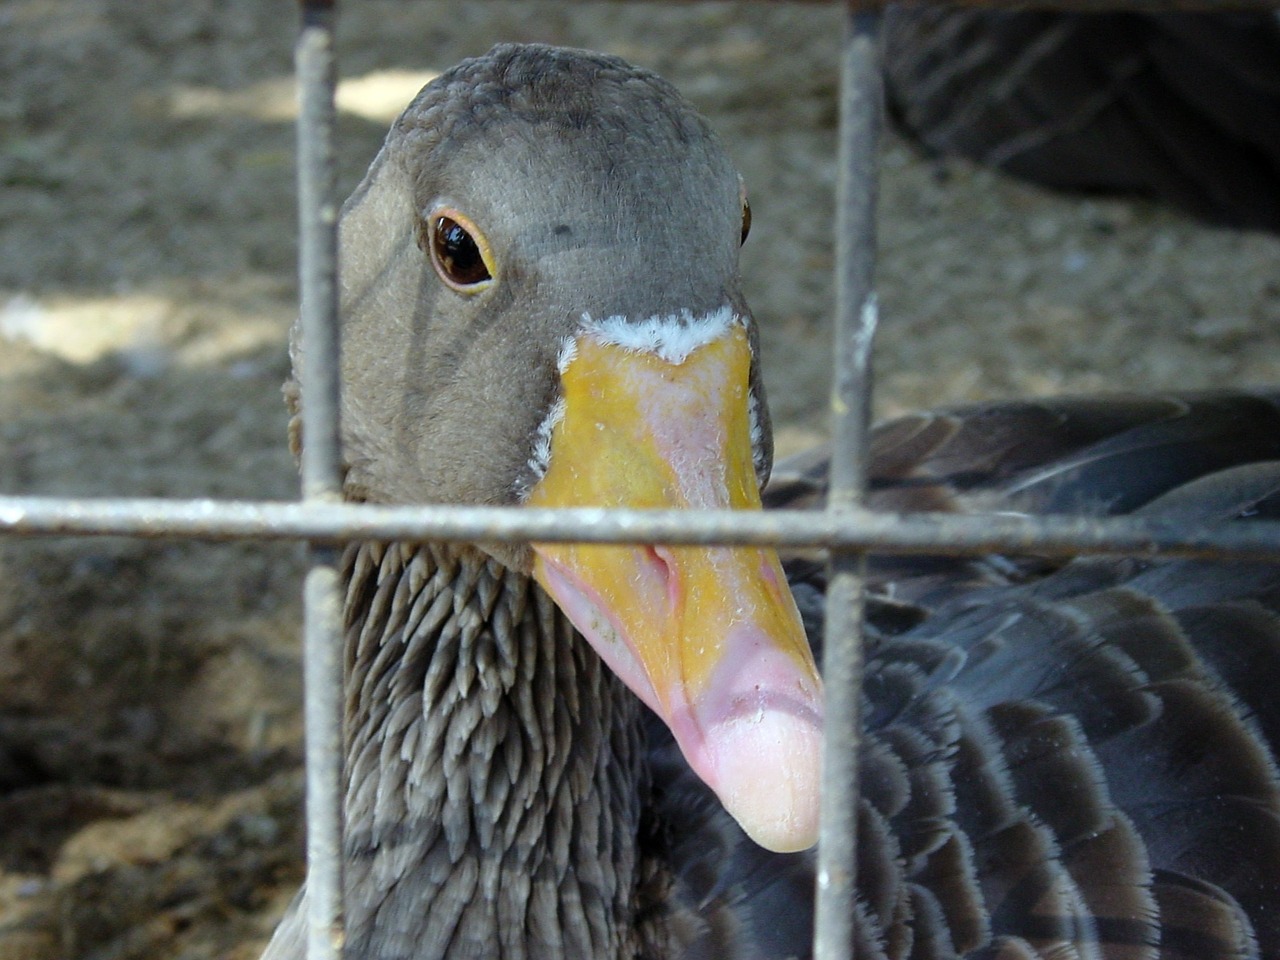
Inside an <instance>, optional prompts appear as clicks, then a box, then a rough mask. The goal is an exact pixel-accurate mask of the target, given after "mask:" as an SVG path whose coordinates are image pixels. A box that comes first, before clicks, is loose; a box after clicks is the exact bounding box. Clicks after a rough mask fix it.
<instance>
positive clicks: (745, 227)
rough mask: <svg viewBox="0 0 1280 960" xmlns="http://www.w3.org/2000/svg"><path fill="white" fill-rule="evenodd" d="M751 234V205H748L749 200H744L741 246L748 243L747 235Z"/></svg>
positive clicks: (744, 198)
mask: <svg viewBox="0 0 1280 960" xmlns="http://www.w3.org/2000/svg"><path fill="white" fill-rule="evenodd" d="M750 232H751V204H749V203H747V198H746V197H743V198H742V239H741V240H739V241H738V243H739V244H743V243H746V242H747V234H749V233H750Z"/></svg>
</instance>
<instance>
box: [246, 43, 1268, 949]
mask: <svg viewBox="0 0 1280 960" xmlns="http://www.w3.org/2000/svg"><path fill="white" fill-rule="evenodd" d="M748 211H749V207H748V205H747V202H746V196H745V192H744V189H743V187H742V183H741V180H740V178H739V175H738V173H737V172H736V170H735V169H734V167H733V166H732V164H731V162H730V160H729V159H728V156H727V154H726V152H725V150H724V148H723V147H722V146H721V145H720V143H719V141H718V140H717V139H716V136H715V134H714V133H713V132H712V130H711V129H710V127H709V126H708V124H707V123H706V121H705V120H704V119H703V118H701V117H700V116H699V115H698V113H697V112H696V111H695V110H694V109H693V108H692V107H691V106H690V105H689V104H688V103H687V102H686V101H685V100H684V99H683V98H682V97H681V96H680V95H679V94H678V93H677V91H676V90H675V89H674V88H673V87H672V86H670V85H669V84H667V83H666V82H665V81H663V80H661V79H660V78H658V77H657V76H655V75H654V74H652V73H650V72H648V71H646V70H644V69H640V68H637V67H634V66H631V65H629V64H627V63H626V62H624V61H622V60H619V59H617V58H614V57H612V56H605V55H601V54H596V53H589V52H585V51H577V50H567V49H560V48H554V47H548V46H541V45H501V46H498V47H495V48H494V49H492V50H491V51H490V52H489V53H487V54H486V55H484V56H480V57H477V58H474V59H470V60H467V61H464V62H463V63H461V64H460V65H458V66H456V67H454V68H452V69H450V70H449V71H447V72H445V73H444V74H442V75H441V76H439V77H438V78H437V79H435V80H434V81H432V82H431V83H430V84H428V85H427V86H426V87H425V88H424V89H423V90H422V92H421V93H420V94H419V95H418V97H417V98H416V99H415V100H414V101H413V102H412V103H411V104H410V105H409V107H408V108H407V109H406V110H405V112H404V113H403V115H402V116H401V117H400V118H399V119H398V120H397V121H396V122H395V124H394V125H393V127H392V129H391V131H390V133H389V135H388V137H387V139H386V142H385V144H384V146H383V148H382V150H381V152H380V153H379V154H378V156H377V158H376V159H375V160H374V161H373V163H372V165H371V167H370V169H369V172H368V174H367V176H366V177H365V178H364V180H363V182H362V183H361V184H360V185H359V187H358V188H357V189H356V191H355V192H354V194H353V195H352V197H351V198H350V199H349V200H348V202H347V204H346V205H345V207H344V209H343V212H342V215H341V222H340V251H341V253H340V258H341V259H340V262H341V286H342V292H341V335H342V343H343V350H342V360H341V373H342V380H343V393H342V406H341V416H342V448H343V458H344V464H345V471H346V472H345V494H346V496H347V497H348V498H349V499H351V500H353V501H368V502H380V503H382V502H385V503H424V502H433V503H468V504H510V505H519V504H528V505H535V506H575V505H597V506H631V507H657V506H661V507H673V508H674V507H715V508H725V507H728V508H740V509H755V508H759V507H760V506H761V505H762V503H765V502H767V505H770V506H775V505H790V506H797V507H804V506H807V505H810V504H813V503H816V502H818V501H820V500H821V498H822V495H823V491H824V486H825V476H826V460H825V459H824V455H823V454H821V453H815V454H812V455H808V456H805V457H801V458H798V459H795V460H792V461H788V462H787V463H783V464H779V467H778V470H777V471H776V474H777V475H776V476H775V477H774V479H773V481H772V483H769V486H768V487H767V488H766V490H767V492H766V493H765V495H764V496H763V498H762V495H761V492H760V491H761V489H762V488H765V485H766V483H768V482H769V476H770V473H771V470H772V469H773V465H772V450H771V440H770V425H769V415H768V406H767V403H766V398H765V395H764V390H763V386H762V382H761V378H760V357H759V344H758V337H757V326H756V321H755V319H754V318H753V317H752V315H751V312H750V310H749V308H748V305H747V303H746V301H745V299H744V298H743V295H742V291H741V287H740V281H739V275H738V248H739V246H740V244H741V242H742V241H743V239H745V235H746V232H747V229H748V226H749V220H748V218H749V213H748ZM302 348H303V345H302V344H300V343H298V342H296V340H295V343H294V344H293V352H294V360H295V370H296V369H297V367H298V365H297V361H298V355H299V354H300V352H301V350H302ZM286 392H287V394H288V396H289V399H290V403H291V404H292V406H293V408H294V410H295V413H296V411H297V409H298V405H299V402H300V401H299V396H300V391H299V387H298V384H297V383H296V382H291V383H290V384H289V385H288V386H287V388H286ZM299 429H300V428H298V426H297V420H296V418H295V422H294V427H293V429H292V440H293V443H294V446H295V449H296V448H297V447H298V445H299V444H300V443H301V442H302V438H301V437H300V433H299ZM872 455H873V456H872V463H873V470H872V478H871V480H872V504H873V506H877V507H882V508H886V509H930V510H952V511H959V512H970V511H992V510H1003V511H1027V512H1052V511H1064V510H1066V511H1077V512H1086V513H1093V514H1097V515H1104V514H1113V513H1132V512H1136V513H1140V514H1146V515H1154V516H1158V517H1166V518H1175V519H1179V520H1183V521H1188V522H1209V521H1212V520H1224V521H1225V520H1230V519H1235V520H1238V521H1239V522H1256V521H1257V519H1258V518H1262V519H1263V520H1266V519H1272V520H1274V519H1277V518H1280V396H1277V395H1275V394H1268V393H1266V392H1263V391H1254V392H1249V391H1236V392H1226V391H1224V392H1216V393H1207V394H1202V395H1197V396H1187V397H1183V396H1163V397H1146V398H1143V397H1112V398H1105V399H1076V400H1058V401H1027V402H1024V403H1020V404H991V405H986V406H980V407H971V408H957V409H952V410H943V411H939V412H935V413H930V414H920V415H917V416H914V417H909V418H905V419H901V420H897V421H894V422H892V423H890V424H888V425H886V426H884V427H882V428H880V429H879V430H878V431H877V432H876V434H875V439H874V442H873V449H872ZM343 565H344V578H345V584H346V600H345V624H346V627H345V631H346V632H345V691H346V714H345V738H346V758H345V760H346V778H347V779H346V794H345V816H346V824H347V834H346V840H345V844H346V846H345V851H344V864H345V884H346V892H347V915H346V921H347V939H346V944H347V945H346V949H347V951H348V955H349V956H352V957H360V958H362V960H392V958H395V960H408V958H413V960H425V958H451V960H453V958H479V957H486V958H527V960H535V958H596V960H603V958H624V957H625V958H652V960H658V958H676V957H681V958H726V960H746V958H752V960H757V958H758V960H765V958H775V960H782V958H788V957H806V956H809V955H810V951H811V947H810V945H809V944H810V938H811V926H812V921H811V913H812V906H813V892H812V887H813V870H814V859H813V853H812V851H811V849H810V848H811V846H812V844H813V843H814V840H815V834H816V823H817V811H818V804H819V797H818V788H817V767H818V757H819V744H820V741H821V737H822V685H821V680H820V679H819V677H818V672H817V670H816V668H815V666H814V663H815V661H814V657H813V654H812V653H811V642H810V640H811V639H812V638H815V637H817V636H819V635H820V628H821V620H822V592H823V586H824V584H823V575H824V574H823V568H822V566H821V564H820V563H819V562H817V560H816V559H815V558H814V557H813V556H811V555H809V554H807V553H804V552H797V553H796V554H795V555H793V556H788V557H786V558H785V559H784V558H782V557H780V556H779V555H778V554H777V553H775V552H773V551H771V550H766V549H758V548H737V549H727V548H701V547H663V546H655V547H630V546H572V545H555V544H534V545H533V546H531V547H530V546H519V545H509V544H475V545H467V546H458V545H449V544H441V543H359V544H353V545H351V546H350V547H349V548H348V549H347V551H346V553H345V556H344V560H343ZM870 586H871V591H872V594H871V595H872V600H871V603H870V606H869V617H868V619H869V625H868V630H869V635H868V639H867V651H866V657H867V677H866V690H865V693H864V706H863V716H864V725H865V736H864V741H863V743H862V744H861V745H860V747H859V755H858V758H859V763H860V770H861V774H860V775H861V781H862V795H861V798H860V806H859V810H858V821H859V822H858V830H859V842H860V850H859V871H858V890H859V899H858V906H857V916H856V917H855V927H856V938H857V946H858V954H857V955H858V956H859V957H860V958H945V957H966V958H988V960H994V958H1002V960H1015V958H1016V960H1022V958H1035V957H1044V958H1050V957H1051V958H1072V960H1075V958H1079V960H1095V958H1113V960H1114V958H1124V960H1156V958H1165V960H1173V958H1179V960H1192V958H1195V960H1218V958H1224V960H1225V958H1228V957H1231V958H1245V957H1269V958H1277V957H1280V777H1278V775H1277V767H1276V749H1275V745H1276V744H1278V743H1280V710H1278V709H1277V707H1276V700H1277V698H1276V696H1275V692H1274V691H1275V687H1274V685H1275V683H1276V680H1277V678H1278V677H1280V673H1278V672H1277V664H1278V663H1280V658H1278V657H1277V652H1278V646H1280V614H1278V613H1277V610H1278V609H1280V570H1278V569H1276V568H1274V567H1269V566H1266V565H1263V564H1244V563H1220V564H1210V563H1207V562H1192V561H1178V562H1174V561H1165V562H1156V561H1152V560H1149V559H1147V560H1138V559H1135V560H1115V559H1106V560H1104V559H1087V558H1082V559H1077V560H1075V561H1072V562H1050V561H1048V560H1044V559H1034V558H1033V559H1015V558H1001V557H986V558H981V559H969V560H960V559H938V560H919V559H916V560H908V559H885V560H879V561H876V562H875V563H874V564H873V566H872V569H871V574H870ZM788 587H789V589H788ZM835 734H836V735H837V736H838V734H839V732H838V731H836V732H835ZM304 899H305V890H304V891H302V892H300V894H299V897H298V898H297V899H295V901H294V904H293V906H292V908H291V909H290V910H289V911H288V912H287V913H286V916H285V918H284V919H283V920H282V921H281V924H280V926H279V927H278V928H277V930H276V933H275V935H274V937H273V939H272V940H271V942H270V943H269V945H268V947H267V949H266V952H265V954H264V958H265V960H298V958H300V957H301V956H302V953H303V939H304V938H303V919H302V915H303V911H302V910H301V907H302V904H303V901H304Z"/></svg>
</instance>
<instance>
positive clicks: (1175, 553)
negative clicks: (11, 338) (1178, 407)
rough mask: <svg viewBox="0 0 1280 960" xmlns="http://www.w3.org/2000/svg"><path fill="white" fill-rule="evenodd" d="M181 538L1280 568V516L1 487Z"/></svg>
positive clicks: (5, 509) (13, 503)
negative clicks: (456, 500)
mask: <svg viewBox="0 0 1280 960" xmlns="http://www.w3.org/2000/svg"><path fill="white" fill-rule="evenodd" d="M6 535H7V536H23V537H49V536H125V537H142V538H147V539H173V540H177V539H182V540H191V539H196V540H212V541H217V540H311V541H315V542H322V543H345V542H349V541H352V540H409V541H418V542H421V541H426V540H438V541H441V542H450V543H476V542H481V543H483V542H510V541H536V542H544V543H569V542H581V543H646V542H656V543H668V544H672V545H679V544H699V543H702V544H707V543H710V544H724V545H737V544H752V543H758V544H767V545H772V546H778V547H804V546H815V547H829V548H834V549H845V550H864V551H871V552H874V553H880V554H886V555H888V554H931V555H950V556H970V555H980V554H985V553H1022V554H1036V555H1040V556H1049V557H1069V556H1073V555H1075V554H1079V553H1092V554H1099V555H1104V556H1142V557H1155V556H1163V557H1168V558H1194V559H1239V560H1255V561H1263V562H1271V563H1280V523H1277V522H1275V521H1263V520H1255V521H1251V522H1248V523H1233V524H1209V523H1202V524H1198V525H1195V526H1193V527H1188V526H1187V525H1186V524H1185V523H1183V522H1180V521H1177V520H1174V519H1168V520H1161V519H1159V518H1158V517H1134V516H1124V517H1106V518H1097V517H1077V516H1068V515H1052V516H1025V515H1021V514H979V515H958V514H951V513H910V514H900V513H880V512H871V511H866V510H852V511H848V512H846V513H841V514H839V515H837V516H832V515H830V514H829V513H827V512H824V511H817V510H814V511H803V510H769V511H765V512H753V511H732V510H699V511H692V510H690V511H683V510H605V509H603V508H600V509H594V508H579V509H572V510H547V509H534V508H532V507H461V506H412V507H408V506H378V505H374V504H363V503H361V504H355V503H282V502H278V501H215V500H166V499H160V498H137V499H109V498H98V499H88V500H70V499H67V498H65V497H28V496H0V536H6Z"/></svg>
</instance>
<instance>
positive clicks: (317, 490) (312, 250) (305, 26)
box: [296, 0, 345, 960]
mask: <svg viewBox="0 0 1280 960" xmlns="http://www.w3.org/2000/svg"><path fill="white" fill-rule="evenodd" d="M334 6H335V4H334V2H333V0H319V2H317V0H302V3H301V13H302V24H301V30H300V32H299V35H298V44H297V50H296V69H297V75H298V227H299V286H300V289H301V323H302V349H301V357H300V363H301V367H302V369H301V371H300V373H301V381H302V417H303V430H302V435H303V445H302V496H303V499H304V500H311V501H335V500H339V499H341V484H342V473H341V464H340V461H339V457H340V445H339V439H338V437H339V434H338V378H339V363H338V293H337V259H338V257H337V253H338V244H337V220H338V203H337V187H336V174H335V167H336V164H335V160H334V129H335V122H334V103H333V97H334V87H335V83H336V69H335V65H334V48H333V33H334V21H335V9H334ZM337 564H338V553H337V551H336V550H335V549H334V548H332V547H319V546H316V545H313V546H312V547H311V551H310V569H309V571H308V573H307V577H306V583H305V585H304V588H303V604H304V618H303V664H304V666H303V671H304V678H303V679H304V686H305V704H304V718H305V722H306V766H307V898H306V910H307V916H306V923H305V927H306V931H307V933H306V947H307V957H308V960H339V958H341V957H342V955H343V942H344V939H345V930H344V924H343V915H344V910H343V877H342V793H343V788H342V783H343V774H342V753H343V751H342V745H343V736H342V707H343V704H342V601H341V594H340V592H339V586H340V584H339V572H338V566H337Z"/></svg>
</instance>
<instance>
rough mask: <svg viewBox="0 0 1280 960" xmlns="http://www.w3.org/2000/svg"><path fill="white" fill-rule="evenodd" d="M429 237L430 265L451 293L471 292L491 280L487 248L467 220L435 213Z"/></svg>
mask: <svg viewBox="0 0 1280 960" xmlns="http://www.w3.org/2000/svg"><path fill="white" fill-rule="evenodd" d="M429 234H430V236H429V237H428V238H427V239H428V241H429V244H428V246H429V252H430V255H431V264H432V266H434V267H435V268H436V273H438V274H440V279H441V280H443V281H444V282H445V283H446V284H448V285H449V286H450V287H452V288H453V289H454V290H458V291H468V290H473V289H474V288H476V287H477V286H479V285H481V284H483V283H485V282H486V281H488V280H492V279H493V271H492V269H491V268H490V260H489V250H488V245H487V244H486V243H485V241H484V238H483V236H482V235H481V234H480V232H479V231H478V230H476V228H475V227H474V225H472V224H471V223H470V221H468V220H466V219H465V218H463V217H461V216H456V215H450V214H436V215H435V216H433V217H432V218H431V220H430V226H429Z"/></svg>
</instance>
